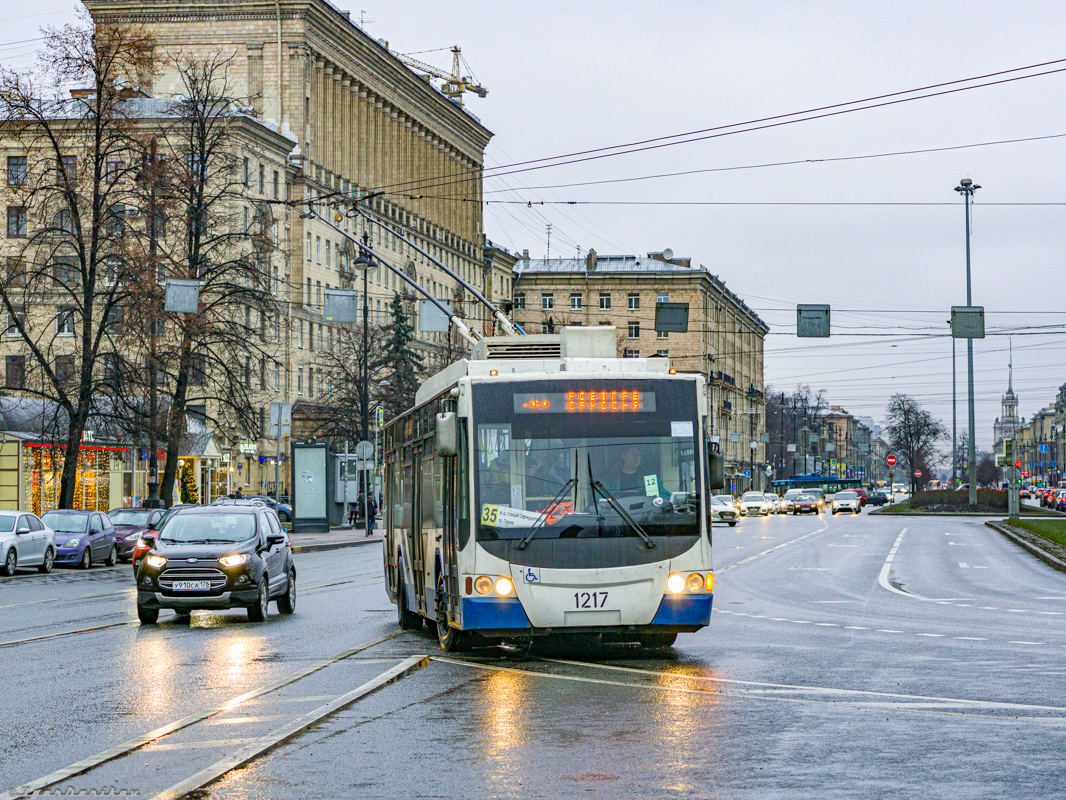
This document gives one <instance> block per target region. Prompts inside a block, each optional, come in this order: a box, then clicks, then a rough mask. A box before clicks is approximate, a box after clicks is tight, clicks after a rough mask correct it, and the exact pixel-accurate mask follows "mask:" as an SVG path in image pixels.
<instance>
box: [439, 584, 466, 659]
mask: <svg viewBox="0 0 1066 800" xmlns="http://www.w3.org/2000/svg"><path fill="white" fill-rule="evenodd" d="M437 641H438V642H440V649H441V650H443V651H444V652H445V653H461V652H463V651H464V650H469V649H470V635H469V634H468V633H467V632H466V631H461V630H459V629H458V628H453V627H452V626H450V625H449V624H448V604H447V601H446V598H445V596H444V578H441V579H439V580H438V581H437Z"/></svg>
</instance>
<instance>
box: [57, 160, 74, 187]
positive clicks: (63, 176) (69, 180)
mask: <svg viewBox="0 0 1066 800" xmlns="http://www.w3.org/2000/svg"><path fill="white" fill-rule="evenodd" d="M77 180H78V157H77V156H60V157H59V183H60V185H61V186H73V185H74V184H75V183H76V182H77Z"/></svg>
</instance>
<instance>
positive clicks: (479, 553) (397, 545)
mask: <svg viewBox="0 0 1066 800" xmlns="http://www.w3.org/2000/svg"><path fill="white" fill-rule="evenodd" d="M706 421H707V408H706V392H705V387H704V378H703V376H702V375H699V374H680V373H676V372H675V371H674V370H672V369H670V367H669V361H668V359H666V358H658V357H656V358H647V359H642V358H618V357H617V344H616V333H615V329H614V328H612V327H575V328H564V329H563V330H562V332H561V333H559V334H545V335H529V336H500V337H495V338H486V339H483V340H481V341H479V342H478V343H477V344H476V345H474V349H473V353H472V355H471V357H470V358H468V359H463V360H461V361H459V362H457V363H455V364H452V365H451V366H449V367H447V368H446V369H444V370H442V371H441V372H440V373H438V374H436V375H435V376H433V377H432V378H430V379H429V380H427V381H426V382H425V384H423V385H422V387H421V388H420V389H419V391H418V394H417V397H416V405H415V407H414V408H412V409H411V410H410V411H408V412H406V413H405V414H403V415H401V416H399V417H397V418H396V419H394V420H392V421H391V422H390V423H389V424H388V425H387V427H386V430H385V444H384V456H385V485H384V495H385V498H384V512H385V520H384V525H385V544H384V559H385V579H386V584H387V588H388V593H389V596H390V598H391V599H392V600H393V602H395V603H396V604H397V609H398V617H399V622H400V625H401V627H403V628H418V627H420V626H421V625H422V624H423V622H424V621H425V622H429V623H432V624H435V625H436V627H437V631H438V636H439V639H440V644H441V646H442V647H443V648H444V649H445V650H448V651H456V650H462V649H464V648H467V647H469V646H471V645H472V644H477V643H479V642H480V643H491V642H492V641H501V640H508V639H510V640H514V639H519V640H521V639H525V640H528V639H529V638H530V637H542V636H544V637H546V636H555V637H559V636H584V637H588V638H591V639H593V640H595V641H600V642H604V643H609V642H619V643H622V642H625V643H639V644H641V645H643V646H645V647H668V646H670V645H672V644H673V642H674V640H675V639H676V637H677V634H678V633H682V632H691V631H696V630H699V629H700V628H702V627H704V626H705V625H707V624H708V623H709V622H710V617H711V599H712V595H711V592H712V589H713V585H714V574H713V572H712V562H711V526H710V506H709V502H710V494H711V493H710V491H708V488H707V487H708V472H707V470H708V460H709V459H711V458H713V457H714V456H712V455H711V449H710V448H711V446H709V445H706V444H705V442H707V440H708V437H707V430H706Z"/></svg>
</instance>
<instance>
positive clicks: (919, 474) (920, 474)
mask: <svg viewBox="0 0 1066 800" xmlns="http://www.w3.org/2000/svg"><path fill="white" fill-rule="evenodd" d="M914 477H915V478H920V477H922V471H921V470H920V469H916V470H914Z"/></svg>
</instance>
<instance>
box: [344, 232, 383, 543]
mask: <svg viewBox="0 0 1066 800" xmlns="http://www.w3.org/2000/svg"><path fill="white" fill-rule="evenodd" d="M353 265H354V266H356V267H357V268H358V269H359V270H360V271H361V272H362V273H363V347H362V350H363V352H362V357H363V363H362V373H363V379H362V381H360V385H359V409H360V411H361V412H362V417H363V418H362V426H361V427H362V438H361V439H360V441H363V442H365V441H367V440H368V439H369V437H370V301H369V300H368V299H367V293H368V290H369V282H370V271H371V270H372V269H377V263H376V262H375V261H374V254H373V251H372V250H371V248H370V234H369V233H367V232H366V231H364V232H363V243H362V245H360V247H359V257H358V258H356V259H355V261H354V262H353ZM344 468H345V471H347V469H348V465H347V463H346V464H345V465H344ZM362 472H364V473H365V472H366V470H363V471H362ZM345 479H347V475H345ZM360 483H361V484H362V487H363V524H364V525H365V526H366V530H367V535H369V534H370V520H369V519H368V518H367V511H368V510H369V509H368V506H369V498H370V485H369V482H368V481H366V480H365V476H364V475H363V474H360Z"/></svg>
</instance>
